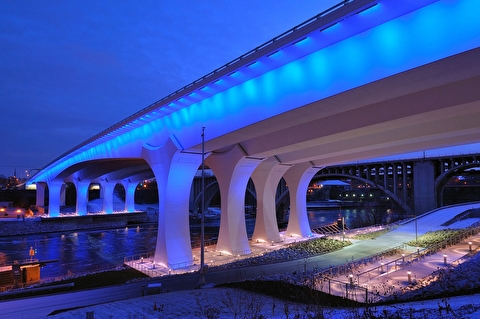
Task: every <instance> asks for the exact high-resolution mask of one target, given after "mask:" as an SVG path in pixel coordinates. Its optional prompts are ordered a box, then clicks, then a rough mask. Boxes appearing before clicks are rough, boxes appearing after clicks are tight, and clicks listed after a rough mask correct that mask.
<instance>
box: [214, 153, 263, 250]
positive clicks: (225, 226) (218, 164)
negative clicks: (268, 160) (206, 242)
mask: <svg viewBox="0 0 480 319" xmlns="http://www.w3.org/2000/svg"><path fill="white" fill-rule="evenodd" d="M262 161H263V158H253V157H248V156H245V154H244V152H243V151H242V150H241V149H240V147H238V146H234V147H233V148H232V149H230V150H228V151H226V152H224V153H221V154H212V155H210V156H209V157H208V158H207V160H206V162H207V165H208V166H209V167H210V168H211V169H212V170H213V172H214V174H215V176H216V177H217V181H218V185H219V187H220V196H221V212H222V213H221V217H220V231H219V234H218V242H217V251H222V252H226V253H229V254H232V255H244V254H249V253H250V246H249V244H248V236H247V229H246V225H245V190H246V188H247V183H248V180H249V179H250V176H251V175H252V172H253V171H254V170H255V168H256V167H257V166H258V165H259V164H260V163H261V162H262Z"/></svg>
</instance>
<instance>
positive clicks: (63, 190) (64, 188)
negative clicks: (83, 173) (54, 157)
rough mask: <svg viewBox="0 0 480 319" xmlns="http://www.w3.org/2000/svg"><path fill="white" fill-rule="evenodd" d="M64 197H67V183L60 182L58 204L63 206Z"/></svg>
mask: <svg viewBox="0 0 480 319" xmlns="http://www.w3.org/2000/svg"><path fill="white" fill-rule="evenodd" d="M66 197H67V184H65V183H62V188H61V189H60V206H65V201H66Z"/></svg>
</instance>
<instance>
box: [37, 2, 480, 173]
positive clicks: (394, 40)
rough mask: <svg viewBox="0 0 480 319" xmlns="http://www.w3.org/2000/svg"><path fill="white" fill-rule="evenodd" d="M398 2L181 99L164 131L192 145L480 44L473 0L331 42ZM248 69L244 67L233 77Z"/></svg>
mask: <svg viewBox="0 0 480 319" xmlns="http://www.w3.org/2000/svg"><path fill="white" fill-rule="evenodd" d="M395 6H398V2H396V1H383V2H381V4H379V5H377V6H375V7H373V8H371V9H369V10H366V11H364V12H362V13H361V14H359V15H357V16H354V17H351V18H349V19H345V20H343V21H341V22H340V23H338V24H336V25H334V26H332V27H330V28H328V29H326V30H324V31H322V32H320V35H321V36H319V37H315V38H314V37H309V38H308V40H306V41H301V42H299V43H298V44H297V45H295V46H293V48H292V46H290V49H291V51H288V53H286V52H287V50H290V49H289V48H285V49H284V50H279V51H278V52H276V53H274V54H272V55H269V56H268V57H265V58H264V60H263V61H262V60H260V61H258V62H257V63H255V64H251V65H250V66H249V68H251V69H257V70H262V68H263V67H264V66H265V65H266V64H265V63H270V62H272V61H273V62H275V63H277V62H278V63H281V62H282V61H286V60H285V59H287V58H291V56H292V54H295V52H297V53H298V55H299V56H302V58H298V59H297V60H295V61H293V62H290V63H288V64H286V65H284V66H279V67H278V68H275V69H273V70H271V71H268V72H266V73H264V74H261V75H259V76H258V77H255V78H253V79H250V80H248V81H245V82H243V83H240V84H237V85H235V86H234V87H230V88H229V87H228V85H229V83H235V82H231V81H227V80H225V79H220V80H218V81H216V82H214V83H211V84H210V85H208V86H206V87H205V88H202V90H201V92H205V93H208V94H207V95H209V96H208V97H206V98H205V99H203V100H201V101H199V102H195V103H192V104H190V103H191V101H189V100H190V99H185V98H184V99H180V100H181V102H182V103H185V105H186V107H185V108H183V109H182V110H181V111H176V112H173V113H171V114H170V115H166V116H164V117H163V118H162V119H161V121H160V122H161V123H162V125H159V127H161V128H160V129H161V130H165V129H166V130H169V131H170V132H173V133H175V134H178V136H180V137H181V138H180V140H181V141H182V143H183V142H185V141H189V139H191V140H192V142H191V143H188V142H185V143H186V144H185V146H186V147H188V146H190V145H192V144H193V143H195V144H198V136H196V135H198V134H193V133H192V132H193V131H195V130H197V129H198V126H199V125H198V123H202V125H207V126H208V127H209V136H208V138H215V137H217V136H221V135H222V134H226V133H228V132H229V131H231V130H235V129H238V128H241V127H244V126H247V125H250V124H252V123H255V122H258V121H261V120H263V119H265V118H267V117H270V116H274V115H277V114H279V113H283V112H286V111H289V110H292V109H294V108H296V107H300V106H302V105H305V104H307V103H311V102H313V101H316V100H319V99H323V98H327V97H329V96H332V95H334V94H338V93H340V92H343V91H345V90H349V89H352V88H355V87H358V86H360V85H364V84H367V83H370V82H373V81H376V80H379V79H381V78H384V77H388V76H391V75H394V74H397V73H399V72H403V71H406V70H408V69H411V68H414V67H417V66H421V65H424V64H427V63H430V62H433V61H436V60H438V59H442V58H444V57H448V56H450V55H454V54H457V53H460V52H463V51H467V50H470V49H473V48H476V47H479V46H480V35H479V34H480V31H479V30H480V19H478V17H477V14H476V13H478V12H479V9H480V2H475V1H469V0H463V1H439V2H434V3H433V4H430V5H428V6H425V7H423V8H421V9H419V10H416V11H414V12H412V13H409V14H406V15H404V16H401V17H399V18H396V19H394V20H391V21H389V22H386V23H383V24H381V25H378V26H376V27H373V28H371V29H369V30H367V31H364V32H361V33H359V34H356V35H354V36H351V37H348V38H347V39H345V40H343V41H340V42H337V43H335V41H334V40H332V38H333V37H336V36H337V35H342V34H346V33H348V32H350V31H351V30H352V29H354V28H355V25H357V24H359V23H365V24H369V23H371V19H374V18H375V17H376V16H382V15H385V14H386V13H388V12H391V11H394V10H395V9H396V7H395ZM339 37H340V38H341V36H339ZM327 38H328V41H327V42H328V43H333V44H332V45H329V46H328V47H326V48H323V49H321V50H319V51H317V52H314V53H311V54H309V55H307V56H303V54H302V49H301V48H302V47H303V46H305V47H308V46H310V45H311V44H313V42H315V41H326V40H325V39H327ZM307 44H308V45H307ZM295 50H297V51H295ZM284 51H285V52H284ZM279 65H280V64H279ZM245 69H247V68H245ZM244 72H245V71H240V72H237V73H235V74H234V76H231V77H230V78H235V77H237V76H240V75H242V74H244ZM225 78H228V77H225ZM219 91H220V92H219ZM215 92H219V93H216V94H215ZM202 95H203V93H202ZM180 106H182V105H180V103H179V102H172V103H170V104H169V105H168V107H171V108H179V107H180ZM152 131H155V130H147V131H145V130H134V131H131V132H130V133H128V134H125V133H124V134H123V135H122V136H121V137H116V138H114V139H112V140H110V141H108V142H105V146H103V147H95V148H92V149H91V150H88V151H83V153H82V154H80V153H81V152H82V150H78V151H77V153H74V154H70V155H68V156H66V157H65V158H64V159H62V161H60V162H58V163H54V164H52V166H51V167H50V169H49V170H48V171H47V172H41V173H40V174H38V176H36V177H35V180H38V181H41V180H50V179H53V178H55V176H56V175H58V174H59V173H60V172H61V171H63V170H64V169H66V168H67V167H69V166H71V165H73V164H75V163H78V162H79V161H84V160H89V159H91V158H92V157H93V158H101V157H108V155H109V154H112V153H118V152H120V151H119V150H121V149H122V148H125V145H129V144H132V143H134V141H135V140H142V139H147V138H148V137H149V136H145V135H144V134H152ZM115 134H118V133H115ZM188 136H194V137H191V138H189V137H188ZM87 147H88V146H87Z"/></svg>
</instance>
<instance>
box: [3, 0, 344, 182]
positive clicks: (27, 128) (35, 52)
mask: <svg viewBox="0 0 480 319" xmlns="http://www.w3.org/2000/svg"><path fill="white" fill-rule="evenodd" d="M339 2H341V1H340V0H319V1H312V0H296V1H287V0H275V1H273V0H261V1H258V0H202V1H195V0H174V1H170V0H169V1H167V0H158V1H137V0H118V1H106V0H105V1H90V0H89V1H84V0H81V1H80V0H77V1H74V0H68V1H67V0H65V1H54V0H44V1H38V0H20V1H16V0H0V45H1V50H0V93H1V94H0V118H1V125H0V142H1V143H0V175H4V176H12V175H13V174H14V172H15V171H16V173H17V177H21V178H23V177H26V172H28V171H31V172H32V173H35V172H36V169H39V168H43V167H44V166H46V165H47V164H49V163H50V162H51V161H52V160H54V159H55V158H57V157H58V156H60V155H62V154H63V153H65V152H68V151H69V150H70V149H72V148H74V147H75V146H77V145H78V144H80V143H82V142H83V141H85V140H86V139H88V138H90V137H92V136H93V135H95V134H97V133H99V132H101V131H103V130H105V129H107V128H108V127H110V126H112V125H114V124H115V123H117V122H119V121H121V120H122V119H124V118H126V117H128V116H129V115H131V114H133V113H135V112H137V111H139V110H141V109H143V108H145V107H147V106H148V105H150V104H151V103H153V102H155V101H157V100H159V99H161V98H162V97H164V96H166V95H168V94H170V93H172V92H174V91H176V90H177V89H180V88H181V87H183V86H185V85H187V84H189V83H190V82H192V81H194V80H196V79H198V78H200V77H202V76H203V75H206V74H207V73H210V72H211V71H213V70H214V69H216V68H218V67H220V66H222V65H224V64H225V63H227V62H229V61H231V60H234V59H235V58H237V57H238V56H240V55H242V54H244V53H246V52H248V51H250V50H251V49H254V48H255V47H257V46H259V45H261V44H263V43H265V42H267V41H268V40H270V39H272V38H274V37H275V36H277V35H279V34H281V33H283V32H285V31H287V30H289V29H291V28H293V27H294V26H296V25H298V24H300V23H302V22H304V21H305V20H307V19H309V18H311V17H313V16H315V15H317V14H318V13H320V12H322V11H324V10H326V9H327V8H329V7H331V6H333V5H334V4H337V3H339Z"/></svg>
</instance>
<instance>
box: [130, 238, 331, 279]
mask: <svg viewBox="0 0 480 319" xmlns="http://www.w3.org/2000/svg"><path fill="white" fill-rule="evenodd" d="M321 236H322V235H318V234H313V235H312V236H311V237H305V238H303V237H299V236H287V235H286V233H285V232H280V239H281V241H280V242H270V243H269V242H266V241H257V242H254V241H250V243H249V245H250V251H251V253H250V254H245V255H236V256H235V255H231V254H225V253H222V252H218V251H216V245H209V246H206V247H205V254H204V263H205V264H206V265H208V266H209V267H214V266H221V265H225V264H229V263H232V262H235V261H239V260H242V259H247V258H252V257H256V256H261V255H263V254H265V253H269V252H272V251H275V250H278V249H281V248H285V247H287V246H289V245H291V244H292V243H295V242H300V241H305V240H310V239H312V238H319V237H321ZM192 254H193V261H194V264H193V265H188V266H185V267H178V268H175V269H171V268H169V267H167V266H165V265H159V264H157V263H155V262H154V261H153V255H152V254H144V255H138V256H135V257H133V258H131V260H128V259H127V260H125V262H124V264H125V265H127V266H129V267H132V268H134V269H136V270H138V271H141V272H143V273H144V274H146V275H147V276H150V277H160V276H165V275H173V274H184V273H189V272H195V271H198V270H199V269H200V258H201V257H200V247H197V248H193V249H192Z"/></svg>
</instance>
